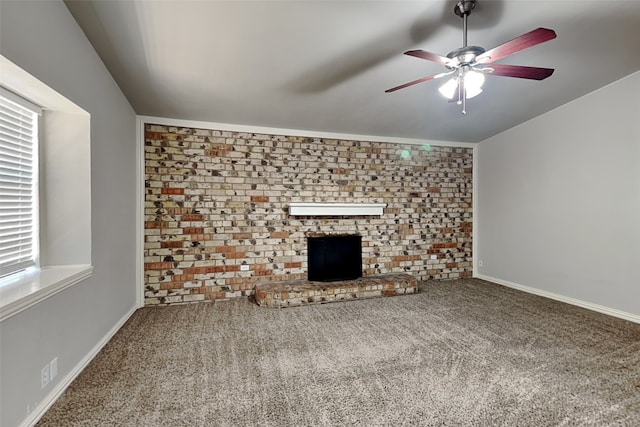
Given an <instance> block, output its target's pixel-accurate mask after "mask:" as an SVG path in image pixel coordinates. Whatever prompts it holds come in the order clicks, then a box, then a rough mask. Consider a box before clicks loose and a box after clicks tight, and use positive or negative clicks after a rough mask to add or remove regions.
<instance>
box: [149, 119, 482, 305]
mask: <svg viewBox="0 0 640 427" xmlns="http://www.w3.org/2000/svg"><path fill="white" fill-rule="evenodd" d="M471 193H472V149H471V148H460V147H439V146H432V147H428V146H425V147H422V146H418V145H406V146H401V145H398V144H392V143H378V142H366V141H347V140H333V139H322V138H306V137H292V136H279V135H263V134H252V133H241V132H229V131H217V130H206V129H192V128H178V127H173V126H162V125H151V124H147V125H146V126H145V243H144V260H145V267H144V270H145V303H146V304H171V303H181V302H190V301H201V300H213V299H221V298H231V297H238V296H243V295H250V294H251V293H252V291H253V287H254V285H255V284H256V283H262V282H273V281H283V280H291V279H301V278H305V277H306V264H307V261H306V255H307V253H306V239H305V234H306V233H310V232H314V233H316V232H319V233H329V234H331V233H357V234H360V235H362V246H363V274H364V275H365V276H366V275H371V274H381V273H391V272H408V273H411V274H412V275H414V276H415V277H417V278H418V279H419V280H427V279H451V278H457V277H470V276H471V255H472V254H471V226H472V225H471V224H472V200H471ZM290 202H340V203H352V202H356V203H357V202H362V203H386V204H387V207H386V208H385V210H384V214H383V215H382V216H381V217H380V216H373V217H368V216H367V217H364V216H363V217H294V216H289V214H288V204H289V203H290ZM432 258H435V259H432ZM241 265H248V266H249V270H248V271H243V270H241Z"/></svg>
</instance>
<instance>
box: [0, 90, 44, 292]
mask: <svg viewBox="0 0 640 427" xmlns="http://www.w3.org/2000/svg"><path fill="white" fill-rule="evenodd" d="M0 98H3V99H4V100H6V101H7V102H8V103H10V104H13V105H14V106H17V107H18V108H20V109H23V110H26V111H29V112H30V113H31V114H32V117H31V119H32V120H33V123H32V128H31V132H32V134H33V141H31V143H32V144H33V146H32V147H31V153H30V154H31V157H32V160H31V164H30V165H29V166H30V168H31V173H32V178H31V181H30V182H29V184H30V186H31V195H30V196H31V201H30V207H31V214H30V216H31V219H30V220H31V237H30V240H31V247H30V252H31V256H30V257H29V258H28V259H25V258H24V257H23V260H22V261H21V262H18V263H15V264H8V265H6V266H2V265H0V279H8V278H9V277H10V276H11V275H13V274H16V273H19V272H21V271H24V270H26V269H28V268H39V267H40V233H39V227H40V203H39V198H40V161H39V157H40V156H39V149H40V148H39V147H40V127H41V118H42V108H41V107H40V106H38V105H36V104H34V103H32V102H31V101H29V100H27V99H25V98H23V97H21V96H20V95H17V94H15V93H13V92H11V91H10V90H8V89H5V88H4V87H2V86H0ZM25 216H26V215H25ZM0 253H1V249H0Z"/></svg>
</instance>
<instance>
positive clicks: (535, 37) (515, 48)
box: [476, 28, 556, 64]
mask: <svg viewBox="0 0 640 427" xmlns="http://www.w3.org/2000/svg"><path fill="white" fill-rule="evenodd" d="M555 38H556V32H555V31H553V30H550V29H548V28H536V29H535V30H533V31H529V32H528V33H526V34H523V35H521V36H519V37H516V38H515V39H513V40H509V41H508V42H506V43H503V44H501V45H500V46H496V47H494V48H493V49H490V50H488V51H486V52H485V53H483V54H481V55H478V57H477V58H476V62H478V63H481V64H490V63H492V62H495V61H499V60H501V59H502V58H504V57H506V56H509V55H513V54H514V53H516V52H520V51H521V50H524V49H527V48H530V47H532V46H535V45H537V44H540V43H544V42H546V41H549V40H552V39H555Z"/></svg>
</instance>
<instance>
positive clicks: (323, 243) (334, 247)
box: [307, 234, 362, 282]
mask: <svg viewBox="0 0 640 427" xmlns="http://www.w3.org/2000/svg"><path fill="white" fill-rule="evenodd" d="M307 261H308V262H307V265H308V268H309V271H308V279H309V280H310V281H312V282H333V281H337V280H353V279H357V278H358V277H362V236H358V235H353V234H348V235H327V236H313V237H311V236H310V237H307Z"/></svg>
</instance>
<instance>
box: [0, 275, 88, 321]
mask: <svg viewBox="0 0 640 427" xmlns="http://www.w3.org/2000/svg"><path fill="white" fill-rule="evenodd" d="M92 272H93V266H91V265H65V266H55V267H44V268H41V269H33V270H31V271H25V272H22V273H17V274H16V275H14V276H11V277H8V278H4V279H1V280H0V322H2V321H3V320H5V319H7V318H9V317H11V316H13V315H15V314H18V313H19V312H21V311H22V310H26V309H27V308H29V307H32V306H34V305H35V304H38V303H39V302H41V301H44V300H45V299H47V298H49V297H50V296H52V295H55V294H57V293H58V292H60V291H62V290H64V289H67V288H68V287H70V286H73V285H75V284H77V283H80V282H81V281H83V280H84V279H86V278H88V277H90V276H91V273H92Z"/></svg>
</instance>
